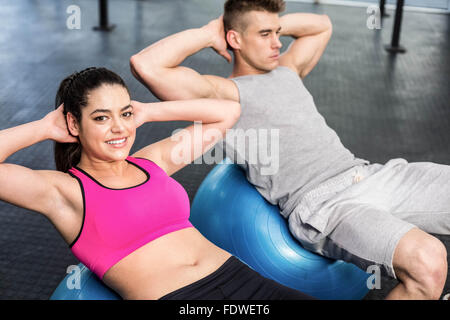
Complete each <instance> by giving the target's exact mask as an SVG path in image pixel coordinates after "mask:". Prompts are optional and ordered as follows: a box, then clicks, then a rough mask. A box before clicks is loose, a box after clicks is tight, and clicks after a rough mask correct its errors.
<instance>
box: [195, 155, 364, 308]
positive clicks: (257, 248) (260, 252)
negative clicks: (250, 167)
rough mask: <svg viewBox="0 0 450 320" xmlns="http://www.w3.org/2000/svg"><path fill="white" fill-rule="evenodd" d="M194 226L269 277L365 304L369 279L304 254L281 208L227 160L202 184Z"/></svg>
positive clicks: (320, 295) (318, 294)
mask: <svg viewBox="0 0 450 320" xmlns="http://www.w3.org/2000/svg"><path fill="white" fill-rule="evenodd" d="M190 221H191V223H192V224H193V225H194V226H195V227H196V228H197V229H198V230H199V231H200V232H201V233H202V234H203V235H204V236H205V237H206V238H207V239H209V240H210V241H211V242H213V243H214V244H216V245H217V246H219V247H221V248H222V249H224V250H226V251H228V252H230V253H232V254H233V255H235V256H236V257H238V258H239V259H240V260H241V261H242V262H244V263H246V264H247V265H248V266H250V267H251V268H253V269H254V270H256V271H257V272H259V273H260V274H261V275H263V276H264V277H266V278H270V279H273V280H275V281H277V282H279V283H281V284H283V285H285V286H288V287H291V288H293V289H297V290H300V291H302V292H304V293H307V294H309V295H311V296H313V297H316V298H319V299H362V298H363V297H364V296H365V295H366V294H367V292H368V290H369V289H368V286H367V279H368V277H369V276H370V274H368V273H366V272H364V271H363V270H361V269H359V268H358V267H356V266H355V265H353V264H350V263H346V262H344V261H341V260H338V261H336V260H331V259H328V258H325V257H322V256H320V255H318V254H315V253H312V252H310V251H308V250H306V249H304V248H303V247H302V246H301V244H300V243H299V242H298V241H297V240H296V239H295V238H293V236H292V235H291V233H290V231H289V229H288V224H287V221H286V219H284V218H283V216H281V214H280V213H279V209H278V206H274V205H272V204H270V203H269V202H267V201H266V200H265V199H264V198H263V197H262V196H261V195H260V194H259V193H258V191H257V190H256V189H255V187H253V186H252V185H251V184H250V183H249V182H248V181H247V179H246V177H245V173H244V171H243V170H242V169H241V168H240V167H239V166H238V165H236V164H233V163H231V161H230V160H229V159H227V158H226V159H225V160H224V161H222V162H221V163H219V164H217V165H216V167H214V168H213V169H212V170H211V172H209V174H208V175H207V177H206V178H205V180H204V181H203V182H202V184H201V185H200V187H199V189H198V191H197V193H196V195H195V198H194V201H193V203H192V208H191V217H190Z"/></svg>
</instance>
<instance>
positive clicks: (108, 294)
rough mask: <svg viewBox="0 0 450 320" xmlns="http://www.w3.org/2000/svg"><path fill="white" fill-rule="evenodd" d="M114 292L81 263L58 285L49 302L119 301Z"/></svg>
mask: <svg viewBox="0 0 450 320" xmlns="http://www.w3.org/2000/svg"><path fill="white" fill-rule="evenodd" d="M120 299H122V298H121V297H120V296H119V295H118V294H117V293H116V292H114V291H113V290H111V289H110V288H108V287H107V286H106V285H105V284H104V283H103V282H102V281H101V280H100V279H99V278H98V277H97V275H96V274H94V273H93V272H92V271H91V270H89V269H88V268H87V267H86V266H85V265H83V264H82V263H80V264H78V265H77V266H76V267H75V268H73V269H72V272H71V273H69V274H67V275H66V277H65V278H64V279H63V280H62V281H61V282H60V283H59V285H58V287H56V289H55V291H54V292H53V294H52V296H51V297H50V300H120Z"/></svg>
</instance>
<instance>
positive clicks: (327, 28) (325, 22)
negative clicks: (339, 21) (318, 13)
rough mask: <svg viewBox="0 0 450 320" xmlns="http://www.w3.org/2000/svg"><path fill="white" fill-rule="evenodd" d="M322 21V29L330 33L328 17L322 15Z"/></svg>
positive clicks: (330, 25)
mask: <svg viewBox="0 0 450 320" xmlns="http://www.w3.org/2000/svg"><path fill="white" fill-rule="evenodd" d="M322 20H323V25H324V28H325V29H326V30H327V31H329V32H330V33H331V32H332V31H333V24H332V23H331V19H330V17H329V16H328V15H326V14H324V15H322Z"/></svg>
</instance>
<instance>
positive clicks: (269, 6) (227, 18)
mask: <svg viewBox="0 0 450 320" xmlns="http://www.w3.org/2000/svg"><path fill="white" fill-rule="evenodd" d="M284 9H285V2H284V0H227V1H226V2H225V5H224V13H223V25H224V28H225V32H228V30H231V29H233V30H236V31H239V32H244V31H245V29H246V28H247V21H246V20H245V19H243V17H244V15H245V14H246V13H248V12H250V11H268V12H271V13H280V12H282V11H284Z"/></svg>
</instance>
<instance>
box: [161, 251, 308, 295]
mask: <svg viewBox="0 0 450 320" xmlns="http://www.w3.org/2000/svg"><path fill="white" fill-rule="evenodd" d="M304 299H314V298H312V297H310V296H308V295H306V294H304V293H302V292H300V291H297V290H294V289H291V288H288V287H286V286H283V285H281V284H279V283H277V282H275V281H273V280H270V279H267V278H264V277H263V276H261V275H260V274H259V273H257V272H256V271H254V270H253V269H251V268H250V267H248V266H247V265H246V264H244V263H242V262H241V261H240V260H239V259H238V258H236V257H233V256H231V257H230V258H229V259H228V260H227V261H225V263H224V264H223V265H222V266H221V267H220V268H219V269H217V270H216V271H214V272H213V273H212V274H210V275H208V276H206V277H204V278H202V279H200V280H198V281H196V282H194V283H191V284H189V285H187V286H185V287H183V288H180V289H178V290H175V291H173V292H171V293H169V294H166V295H165V296H163V297H161V298H160V300H304Z"/></svg>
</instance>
